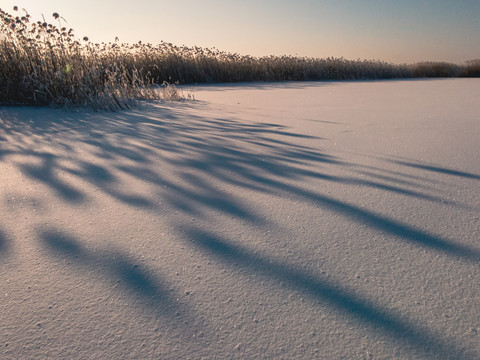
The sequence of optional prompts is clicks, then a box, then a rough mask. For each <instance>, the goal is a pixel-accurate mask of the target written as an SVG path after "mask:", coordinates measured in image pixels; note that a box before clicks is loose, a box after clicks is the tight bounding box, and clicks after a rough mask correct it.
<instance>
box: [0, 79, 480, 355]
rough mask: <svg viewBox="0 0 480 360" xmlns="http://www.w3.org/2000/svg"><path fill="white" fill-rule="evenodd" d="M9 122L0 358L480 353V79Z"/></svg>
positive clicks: (291, 87)
mask: <svg viewBox="0 0 480 360" xmlns="http://www.w3.org/2000/svg"><path fill="white" fill-rule="evenodd" d="M185 91H187V92H188V91H192V92H193V94H194V95H195V98H196V101H190V102H181V103H168V102H152V103H148V104H146V105H145V106H144V107H142V108H140V109H137V110H133V111H125V112H118V113H88V112H67V111H62V110H52V109H44V108H26V107H23V108H5V107H3V108H0V219H1V222H0V358H2V359H53V358H58V359H60V358H65V359H202V358H204V359H428V358H434V359H478V358H480V316H479V314H480V268H479V265H480V243H479V239H480V219H479V218H480V156H479V149H480V80H478V79H453V80H431V81H429V80H415V81H379V82H311V83H275V84H271V83H262V84H260V83H259V84H243V85H238V84H233V85H215V86H195V87H188V88H186V89H185Z"/></svg>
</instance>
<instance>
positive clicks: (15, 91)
mask: <svg viewBox="0 0 480 360" xmlns="http://www.w3.org/2000/svg"><path fill="white" fill-rule="evenodd" d="M14 11H15V13H16V14H15V15H11V14H8V13H7V12H5V11H3V10H1V9H0V30H1V32H0V105H48V106H56V107H78V106H81V107H87V108H90V109H92V110H111V111H115V110H119V109H126V108H131V107H133V106H135V105H136V104H137V102H138V100H140V99H161V98H163V99H181V98H182V95H181V93H180V92H179V91H178V90H177V89H176V88H175V86H173V85H169V84H188V83H220V82H242V81H307V80H370V79H371V80H374V79H402V78H403V79H407V78H423V77H479V76H480V60H472V61H469V62H466V63H465V64H464V65H457V64H451V63H445V62H422V63H417V64H402V65H397V64H390V63H386V62H383V61H379V60H347V59H344V58H324V59H318V58H307V57H294V56H266V57H252V56H247V55H239V54H232V53H227V52H222V51H218V50H216V49H204V48H199V47H185V46H180V47H178V46H174V45H173V44H170V43H165V42H162V43H160V44H159V45H155V46H154V45H151V44H143V43H142V42H138V43H136V44H124V43H119V42H118V41H117V42H114V43H108V44H106V43H101V44H95V43H92V42H90V41H89V39H88V38H87V37H84V38H83V39H79V38H77V37H76V35H75V34H74V31H73V29H67V28H66V27H65V26H64V23H65V21H64V20H63V19H62V18H61V17H60V16H59V14H57V13H54V14H53V24H51V23H47V22H45V21H33V20H32V19H31V17H30V15H29V14H28V13H27V12H26V11H25V10H21V11H19V10H18V9H17V8H16V7H15V8H14ZM17 14H18V15H17Z"/></svg>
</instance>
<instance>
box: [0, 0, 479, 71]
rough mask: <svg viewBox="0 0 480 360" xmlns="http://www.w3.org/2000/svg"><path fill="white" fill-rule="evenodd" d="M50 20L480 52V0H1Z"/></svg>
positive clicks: (224, 41) (100, 29) (401, 56)
mask: <svg viewBox="0 0 480 360" xmlns="http://www.w3.org/2000/svg"><path fill="white" fill-rule="evenodd" d="M13 5H18V6H19V7H20V8H22V7H25V8H26V9H27V10H28V11H29V12H30V13H31V15H32V16H34V17H35V18H38V17H39V16H40V14H41V13H43V14H44V15H45V18H46V19H47V20H48V21H53V19H52V17H51V14H52V13H53V12H58V13H59V14H60V15H61V16H63V17H65V19H66V20H67V21H68V25H69V26H70V27H73V28H74V29H75V31H76V34H77V36H79V37H83V36H88V37H89V38H90V39H91V40H93V41H95V42H101V41H106V42H108V41H114V39H115V37H116V36H118V37H119V38H120V41H123V42H137V41H138V40H141V41H143V42H150V43H153V44H156V43H158V42H160V41H161V40H164V41H167V42H171V43H174V44H175V45H183V44H185V45H188V46H202V47H216V48H218V49H220V50H225V51H229V52H238V53H241V54H250V55H254V56H262V55H270V54H273V55H282V54H287V55H296V54H297V55H299V56H312V57H328V56H335V57H341V56H343V57H345V58H348V59H357V58H361V59H381V60H385V61H388V62H394V63H403V62H407V63H411V62H416V61H424V60H434V61H449V62H459V63H461V62H463V61H465V60H470V59H474V58H480V22H479V20H478V19H479V18H480V0H456V1H455V0H451V1H448V0H396V1H393V0H343V1H342V0H336V1H334V0H323V1H322V0H317V1H314V0H296V1H285V0H277V1H273V0H243V1H232V0H203V1H200V0H182V1H173V0H168V1H166V0H158V1H153V0H136V1H122V0H104V1H101V0H97V1H93V0H83V1H60V0H43V1H42V0H18V1H10V0H0V7H1V8H2V9H3V10H6V11H8V12H13V11H12V8H13Z"/></svg>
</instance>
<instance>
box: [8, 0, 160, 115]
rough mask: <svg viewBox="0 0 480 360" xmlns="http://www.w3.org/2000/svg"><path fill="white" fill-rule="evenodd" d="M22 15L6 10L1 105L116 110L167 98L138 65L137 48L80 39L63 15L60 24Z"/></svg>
mask: <svg viewBox="0 0 480 360" xmlns="http://www.w3.org/2000/svg"><path fill="white" fill-rule="evenodd" d="M14 10H17V9H16V8H14ZM22 14H23V16H12V15H10V14H8V13H6V12H5V11H3V10H1V9H0V29H1V33H0V105H1V104H3V105H50V106H59V107H76V106H85V107H88V108H90V109H93V110H112V111H115V110H118V109H126V108H130V107H132V106H134V105H135V104H136V102H137V100H138V99H157V98H160V97H162V95H165V94H166V93H165V92H164V91H157V89H156V88H155V86H154V84H152V82H151V77H150V76H149V74H147V73H144V72H142V70H141V69H138V68H137V67H135V66H132V65H133V62H132V60H134V59H135V57H136V55H135V52H132V51H131V49H129V48H125V47H120V46H118V45H117V44H102V45H100V44H92V43H91V42H89V41H88V38H86V37H85V38H84V39H83V41H82V40H78V39H77V38H76V37H75V35H74V32H73V29H67V28H66V27H64V26H63V23H62V20H63V19H62V18H61V17H60V16H59V15H58V14H57V13H54V14H53V18H54V19H55V20H56V21H57V22H58V23H57V25H52V24H49V23H47V22H42V21H37V22H33V21H31V17H30V15H29V14H28V13H27V12H26V11H25V10H23V13H22Z"/></svg>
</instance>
